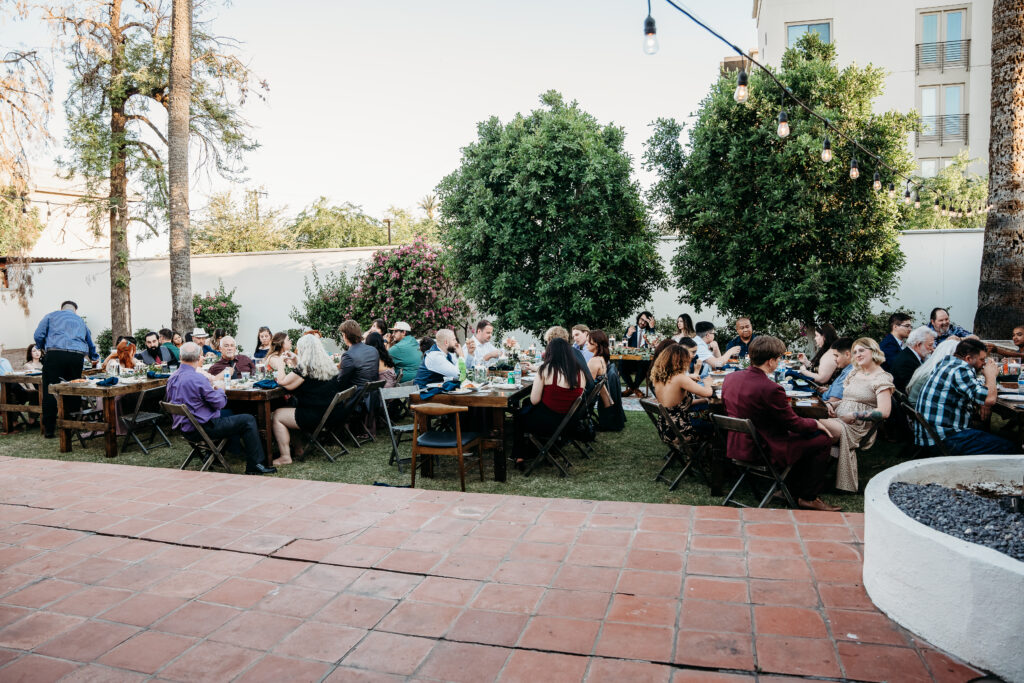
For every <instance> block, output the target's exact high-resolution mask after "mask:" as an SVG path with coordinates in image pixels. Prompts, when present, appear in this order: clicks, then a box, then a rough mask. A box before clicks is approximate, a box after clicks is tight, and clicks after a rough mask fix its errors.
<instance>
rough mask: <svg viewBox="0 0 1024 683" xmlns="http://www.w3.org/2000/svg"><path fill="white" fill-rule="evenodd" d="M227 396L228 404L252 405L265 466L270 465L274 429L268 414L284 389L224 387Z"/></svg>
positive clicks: (281, 397) (272, 454)
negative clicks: (261, 441)
mask: <svg viewBox="0 0 1024 683" xmlns="http://www.w3.org/2000/svg"><path fill="white" fill-rule="evenodd" d="M224 393H225V394H227V397H228V405H231V404H232V403H244V404H246V405H250V406H251V405H253V404H255V405H254V406H253V408H254V413H255V416H256V426H257V428H258V429H259V432H260V437H261V438H262V439H263V451H264V454H265V455H266V458H267V463H266V464H267V467H270V465H271V463H272V462H273V460H274V431H273V429H271V425H270V416H271V414H272V413H273V410H272V409H271V407H272V406H271V404H272V403H273V401H275V400H276V399H283V398H284V393H285V392H284V389H282V388H281V387H274V388H273V389H236V388H231V389H225V390H224Z"/></svg>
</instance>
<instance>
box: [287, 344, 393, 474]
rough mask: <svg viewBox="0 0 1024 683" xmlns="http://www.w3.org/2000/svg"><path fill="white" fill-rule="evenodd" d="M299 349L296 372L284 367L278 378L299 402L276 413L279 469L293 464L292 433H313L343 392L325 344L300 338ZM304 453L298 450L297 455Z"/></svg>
mask: <svg viewBox="0 0 1024 683" xmlns="http://www.w3.org/2000/svg"><path fill="white" fill-rule="evenodd" d="M378 336H379V335H378ZM296 348H297V353H296V362H295V371H294V372H289V373H286V372H285V370H284V368H283V367H282V368H281V369H280V370H278V371H277V375H276V377H275V378H274V379H276V380H277V383H278V384H279V385H280V386H281V387H283V388H284V389H285V391H287V392H288V393H290V394H291V395H292V396H293V397H294V398H295V401H296V403H295V406H294V407H292V406H289V407H285V408H278V409H277V410H275V411H274V419H273V425H274V426H273V429H274V439H275V440H276V441H277V451H278V454H279V456H278V457H277V458H276V459H275V460H274V466H275V467H279V466H281V465H290V464H291V463H292V448H291V433H290V432H289V430H291V429H300V430H302V431H303V432H305V433H307V434H312V433H313V431H314V430H315V429H316V428H317V425H319V424H320V420H321V419H323V416H324V412H326V410H327V408H328V406H330V404H331V401H333V400H334V395H335V394H337V393H338V392H339V391H340V389H339V388H338V380H337V378H336V377H335V375H337V374H338V368H337V367H336V366H335V365H334V361H332V360H331V357H330V356H328V355H327V352H326V351H324V345H323V344H322V343H321V342H320V340H319V339H317V338H316V337H314V336H312V335H306V336H303V337H300V338H299V343H298V344H297V345H296ZM301 454H302V453H301V451H299V450H298V449H296V453H295V455H301Z"/></svg>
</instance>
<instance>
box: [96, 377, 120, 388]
mask: <svg viewBox="0 0 1024 683" xmlns="http://www.w3.org/2000/svg"><path fill="white" fill-rule="evenodd" d="M115 384H117V378H116V377H108V378H106V379H102V380H100V381H99V382H96V386H98V387H112V386H114V385H115Z"/></svg>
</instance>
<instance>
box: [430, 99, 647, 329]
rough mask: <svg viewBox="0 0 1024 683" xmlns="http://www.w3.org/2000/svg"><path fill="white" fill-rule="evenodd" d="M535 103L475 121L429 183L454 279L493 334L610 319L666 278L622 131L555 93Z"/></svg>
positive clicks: (635, 304) (613, 320) (601, 322)
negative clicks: (458, 150)
mask: <svg viewBox="0 0 1024 683" xmlns="http://www.w3.org/2000/svg"><path fill="white" fill-rule="evenodd" d="M540 99H541V103H542V104H543V107H542V108H540V109H537V110H534V111H532V112H530V113H529V114H528V115H525V116H524V115H522V114H517V115H516V116H515V117H514V118H513V119H512V120H511V121H509V122H508V123H507V124H502V123H501V121H499V120H498V118H497V117H491V118H490V119H488V120H487V121H484V122H481V123H479V124H478V126H477V133H478V139H477V141H475V142H473V143H471V144H470V145H468V146H467V147H465V148H464V149H463V150H462V162H461V165H460V167H459V168H458V169H457V170H456V171H454V172H453V173H451V174H450V175H448V176H447V177H445V178H444V179H443V180H442V181H441V183H440V185H438V188H437V192H438V197H439V200H440V202H441V226H440V227H441V233H440V238H441V241H442V242H444V243H445V244H446V245H447V246H448V248H449V249H448V252H447V254H446V256H447V259H448V263H449V264H450V268H451V273H452V276H453V277H454V278H455V280H456V281H457V282H458V283H459V284H460V286H461V287H462V289H463V291H465V293H466V294H467V296H468V297H469V298H470V299H471V300H472V301H474V302H475V303H476V304H477V306H478V307H479V308H480V310H481V311H482V312H484V313H487V314H491V315H492V317H493V318H494V319H495V320H496V322H497V325H498V326H499V327H503V328H516V327H521V328H523V329H526V330H529V331H531V332H534V333H538V334H539V333H540V332H541V331H542V330H543V329H544V328H546V327H547V326H548V325H551V324H555V323H559V324H574V323H580V322H586V323H587V324H588V325H590V326H591V327H602V326H607V325H610V324H616V323H618V321H620V320H621V319H622V318H623V317H625V316H627V315H629V314H630V313H632V312H633V311H635V310H636V309H637V308H638V307H639V306H640V305H642V304H643V302H645V301H647V300H648V299H649V298H650V296H651V294H652V292H653V291H654V288H655V287H657V286H660V285H662V284H663V282H664V277H665V276H664V271H663V269H662V267H661V262H660V261H659V259H658V253H657V239H658V237H657V235H656V233H655V232H654V230H653V229H652V228H651V226H650V225H649V222H648V218H647V213H646V208H645V207H644V204H643V202H642V200H641V197H640V190H639V186H638V185H637V183H636V182H635V181H634V180H633V179H632V177H631V172H632V160H631V159H630V157H629V155H628V154H626V153H625V151H624V150H623V141H624V138H625V134H624V132H623V130H622V128H620V127H618V126H614V125H602V124H600V123H599V122H598V121H597V120H596V119H595V118H594V117H593V116H592V115H590V114H588V113H587V112H585V111H583V110H582V109H581V108H580V107H579V106H578V104H577V103H576V102H571V103H566V102H565V101H564V100H563V98H562V96H561V95H560V94H559V93H557V92H554V91H549V92H547V93H545V94H544V95H542V96H541V98H540Z"/></svg>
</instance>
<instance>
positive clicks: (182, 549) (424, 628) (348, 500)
mask: <svg viewBox="0 0 1024 683" xmlns="http://www.w3.org/2000/svg"><path fill="white" fill-rule="evenodd" d="M0 482H2V488H0V680H2V681H19V680H31V681H47V680H58V679H63V680H68V681H70V680H103V681H108V680H118V681H120V680H125V681H133V680H144V679H147V678H150V677H155V678H157V679H159V680H175V681H200V680H209V681H228V680H241V681H283V680H288V681H300V680H308V681H319V680H328V681H357V680H359V681H362V680H375V681H377V680H379V681H390V680H402V679H406V678H410V679H414V680H423V681H427V680H445V681H486V680H503V681H515V680H525V681H530V683H536V682H537V681H571V680H587V681H627V680H628V681H676V682H682V681H686V682H691V681H708V682H714V681H722V682H726V681H755V680H761V681H780V682H781V681H785V680H789V681H792V680H797V679H801V678H805V679H811V678H813V679H815V680H821V679H825V680H857V681H929V680H935V681H968V680H971V679H973V678H975V677H977V676H979V675H980V674H979V672H977V671H975V670H974V669H972V668H970V667H968V666H965V665H964V664H962V663H960V662H958V661H956V660H955V659H953V658H951V657H949V656H947V655H945V654H943V653H941V652H938V651H936V650H935V649H934V648H931V647H930V646H929V645H928V644H927V643H924V642H921V641H919V640H917V639H916V638H914V637H913V636H911V635H910V634H909V633H907V632H906V631H904V630H903V629H901V628H899V627H898V626H896V625H895V624H893V623H892V622H891V621H890V620H889V619H888V618H887V617H885V616H884V615H882V614H881V613H879V612H878V611H877V610H876V609H875V608H874V606H873V605H872V604H871V602H870V600H869V599H868V597H867V595H866V594H865V592H864V589H863V587H862V586H861V585H860V571H861V540H862V538H863V518H862V516H861V515H859V514H824V513H811V512H791V511H787V510H751V511H743V512H740V511H738V510H735V509H731V508H715V507H699V508H694V507H686V506H678V505H645V504H633V503H620V502H593V501H582V500H569V499H534V498H522V497H514V496H495V495H480V494H460V493H458V492H453V493H446V492H434V491H422V490H412V489H400V488H380V487H368V486H355V485H345V484H333V483H325V482H315V481H300V480H292V479H283V478H279V477H262V478H260V477H243V476H238V475H234V476H232V475H221V474H211V473H203V474H200V473H197V472H181V471H177V470H160V469H153V468H135V467H126V466H121V465H112V464H96V463H74V462H59V461H52V460H25V459H17V458H0Z"/></svg>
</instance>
